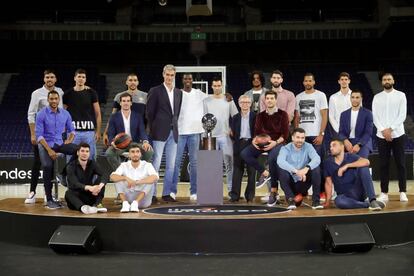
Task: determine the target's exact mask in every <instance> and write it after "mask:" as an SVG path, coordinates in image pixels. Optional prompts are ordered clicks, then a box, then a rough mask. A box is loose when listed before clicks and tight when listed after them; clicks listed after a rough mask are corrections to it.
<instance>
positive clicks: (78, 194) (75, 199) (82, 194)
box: [65, 187, 105, 211]
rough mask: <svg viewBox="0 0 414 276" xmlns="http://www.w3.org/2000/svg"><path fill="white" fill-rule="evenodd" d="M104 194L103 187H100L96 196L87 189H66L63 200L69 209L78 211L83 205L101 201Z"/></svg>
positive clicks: (96, 203)
mask: <svg viewBox="0 0 414 276" xmlns="http://www.w3.org/2000/svg"><path fill="white" fill-rule="evenodd" d="M104 195H105V187H103V188H102V189H101V191H100V192H99V194H98V195H97V196H94V195H93V194H92V193H91V192H88V191H80V190H71V189H68V190H67V191H66V193H65V200H66V203H67V204H68V208H69V209H71V210H78V211H80V209H81V207H82V206H83V205H90V206H92V205H98V204H99V203H101V202H102V199H103V197H104Z"/></svg>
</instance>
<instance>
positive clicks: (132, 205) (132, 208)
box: [130, 200, 139, 212]
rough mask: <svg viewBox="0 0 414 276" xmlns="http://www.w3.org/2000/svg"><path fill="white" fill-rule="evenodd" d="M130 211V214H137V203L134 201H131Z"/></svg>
mask: <svg viewBox="0 0 414 276" xmlns="http://www.w3.org/2000/svg"><path fill="white" fill-rule="evenodd" d="M130 211H131V212H139V209H138V202H137V201H136V200H134V201H132V203H131V209H130Z"/></svg>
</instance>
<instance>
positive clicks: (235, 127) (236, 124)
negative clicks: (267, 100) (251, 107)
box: [230, 111, 256, 153]
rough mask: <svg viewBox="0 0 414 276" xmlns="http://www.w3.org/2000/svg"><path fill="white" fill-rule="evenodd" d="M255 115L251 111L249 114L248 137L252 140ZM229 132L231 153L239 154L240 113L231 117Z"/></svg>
mask: <svg viewBox="0 0 414 276" xmlns="http://www.w3.org/2000/svg"><path fill="white" fill-rule="evenodd" d="M255 119H256V114H255V113H254V112H252V111H250V113H249V125H250V135H251V137H252V139H253V137H254V124H255ZM230 127H231V131H232V132H233V136H232V139H233V142H234V143H233V152H234V153H239V152H240V150H241V149H240V131H241V113H237V114H236V115H234V116H233V118H232V120H231V124H230Z"/></svg>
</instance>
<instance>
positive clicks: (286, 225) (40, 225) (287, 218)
mask: <svg viewBox="0 0 414 276" xmlns="http://www.w3.org/2000/svg"><path fill="white" fill-rule="evenodd" d="M179 201H180V202H178V203H174V204H166V203H159V204H156V205H153V206H151V207H150V208H148V209H147V210H144V211H143V210H140V212H139V213H124V214H121V213H120V212H119V210H120V205H115V204H114V200H113V199H111V198H108V199H105V200H104V203H105V206H106V207H107V208H108V213H103V214H94V215H84V214H81V213H80V212H76V211H71V210H69V209H67V208H64V209H58V210H49V209H47V208H45V207H44V206H43V202H42V201H41V200H40V201H39V202H37V203H36V204H33V205H27V204H24V203H23V199H21V198H8V199H3V200H0V225H1V227H0V240H2V241H5V242H9V243H15V244H24V245H30V246H38V247H47V244H48V241H49V239H50V237H51V236H52V234H53V232H54V231H55V230H56V229H57V228H58V226H60V225H91V226H96V227H97V230H98V232H99V234H100V237H101V239H102V241H103V250H105V251H111V252H139V253H204V254H205V253H249V252H297V251H319V250H321V241H322V240H323V230H324V228H325V226H326V225H327V224H337V223H358V222H365V223H367V224H368V226H369V228H370V229H371V232H372V234H373V236H374V238H375V240H376V243H377V245H391V244H399V243H404V242H408V241H412V240H414V196H409V202H400V201H398V197H397V196H391V197H390V202H389V203H388V204H387V207H386V208H385V209H384V210H383V211H379V212H372V211H369V210H367V209H356V210H339V209H336V208H334V207H331V208H329V209H324V210H312V209H311V208H310V207H308V206H304V205H303V204H302V206H301V207H299V208H298V209H296V210H293V211H287V210H286V209H285V208H284V207H286V205H281V206H278V207H275V208H272V207H266V205H264V204H263V203H261V202H259V201H257V202H254V203H251V204H246V202H245V201H244V202H241V203H239V204H230V203H228V202H225V204H224V205H222V206H221V207H220V206H197V205H194V204H191V203H190V202H188V199H179ZM306 202H307V203H310V202H309V200H308V199H307V200H306ZM164 207H165V208H164ZM157 208H164V210H161V211H162V212H158V211H159V210H158V209H157ZM273 211H276V212H273ZM149 212H158V213H149Z"/></svg>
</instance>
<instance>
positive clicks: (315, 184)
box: [277, 128, 323, 210]
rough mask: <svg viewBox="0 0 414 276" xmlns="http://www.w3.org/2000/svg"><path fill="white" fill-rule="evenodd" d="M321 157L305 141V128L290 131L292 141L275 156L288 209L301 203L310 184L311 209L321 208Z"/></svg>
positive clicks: (294, 207)
mask: <svg viewBox="0 0 414 276" xmlns="http://www.w3.org/2000/svg"><path fill="white" fill-rule="evenodd" d="M320 163H321V158H320V157H319V155H318V154H317V153H316V151H315V149H314V148H313V147H312V145H311V144H309V143H308V142H305V130H304V129H302V128H295V129H294V130H293V132H292V142H290V143H289V144H287V145H286V146H283V147H282V148H281V149H280V153H279V156H278V157H277V165H278V166H279V180H280V186H281V187H282V190H283V191H284V192H285V198H286V201H287V203H288V207H287V208H288V209H289V210H293V209H296V206H299V205H300V204H301V203H302V199H303V196H304V195H306V194H307V191H308V189H309V188H310V187H311V186H312V190H313V194H312V209H314V210H316V209H323V206H322V205H321V204H320V199H319V193H320V189H321V172H320V169H319V164H320Z"/></svg>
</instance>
